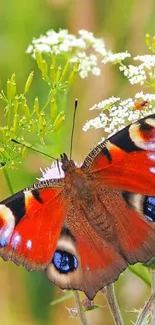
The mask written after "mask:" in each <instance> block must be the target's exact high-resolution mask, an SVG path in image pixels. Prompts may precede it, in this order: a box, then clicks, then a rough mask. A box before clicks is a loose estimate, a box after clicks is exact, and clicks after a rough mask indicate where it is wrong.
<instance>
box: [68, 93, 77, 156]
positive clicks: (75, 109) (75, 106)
mask: <svg viewBox="0 0 155 325" xmlns="http://www.w3.org/2000/svg"><path fill="white" fill-rule="evenodd" d="M77 106H78V99H75V105H74V115H73V126H72V132H71V141H70V159H71V157H72V149H73V138H74V127H75V117H76V111H77Z"/></svg>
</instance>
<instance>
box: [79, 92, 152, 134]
mask: <svg viewBox="0 0 155 325" xmlns="http://www.w3.org/2000/svg"><path fill="white" fill-rule="evenodd" d="M137 99H142V100H144V101H148V105H147V106H144V107H143V109H142V110H139V109H137V108H136V101H137ZM154 102H155V95H154V94H143V92H140V93H137V94H136V95H135V97H134V98H127V99H125V100H120V98H117V97H110V98H108V99H106V100H104V101H102V102H100V103H98V104H95V105H94V106H93V107H91V108H90V110H92V109H99V110H100V111H101V110H102V112H100V114H99V115H98V116H97V117H95V118H94V119H91V120H90V121H87V122H86V123H85V125H84V126H83V131H87V130H88V129H92V128H95V129H98V128H104V132H105V133H106V136H107V137H109V136H111V135H112V134H114V133H116V132H117V131H119V130H121V129H123V128H124V127H125V126H127V125H128V124H129V122H130V123H131V122H133V121H136V120H138V119H139V118H142V117H144V116H147V115H149V114H152V113H153V112H154V113H155V107H154V106H153V103H154ZM107 108H108V114H107V113H105V110H107Z"/></svg>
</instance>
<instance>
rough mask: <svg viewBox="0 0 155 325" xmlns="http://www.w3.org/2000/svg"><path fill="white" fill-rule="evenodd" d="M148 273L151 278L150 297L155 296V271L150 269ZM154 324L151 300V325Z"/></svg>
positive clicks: (154, 312)
mask: <svg viewBox="0 0 155 325" xmlns="http://www.w3.org/2000/svg"><path fill="white" fill-rule="evenodd" d="M150 273H151V278H152V286H151V293H152V296H154V295H155V270H153V269H151V270H150ZM154 324H155V299H153V301H152V305H151V325H154Z"/></svg>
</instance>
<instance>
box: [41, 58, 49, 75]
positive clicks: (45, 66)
mask: <svg viewBox="0 0 155 325" xmlns="http://www.w3.org/2000/svg"><path fill="white" fill-rule="evenodd" d="M47 71H48V67H47V62H46V61H45V60H43V61H42V69H41V72H42V77H43V78H44V79H46V78H47Z"/></svg>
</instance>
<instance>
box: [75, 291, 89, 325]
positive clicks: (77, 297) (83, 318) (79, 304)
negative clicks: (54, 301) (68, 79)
mask: <svg viewBox="0 0 155 325" xmlns="http://www.w3.org/2000/svg"><path fill="white" fill-rule="evenodd" d="M74 297H75V301H76V307H77V310H78V316H79V319H80V321H81V324H82V325H88V322H87V319H86V315H85V311H84V309H83V305H82V302H81V300H80V295H79V292H78V291H77V290H76V291H74Z"/></svg>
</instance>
